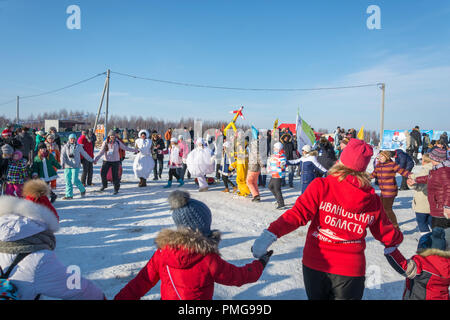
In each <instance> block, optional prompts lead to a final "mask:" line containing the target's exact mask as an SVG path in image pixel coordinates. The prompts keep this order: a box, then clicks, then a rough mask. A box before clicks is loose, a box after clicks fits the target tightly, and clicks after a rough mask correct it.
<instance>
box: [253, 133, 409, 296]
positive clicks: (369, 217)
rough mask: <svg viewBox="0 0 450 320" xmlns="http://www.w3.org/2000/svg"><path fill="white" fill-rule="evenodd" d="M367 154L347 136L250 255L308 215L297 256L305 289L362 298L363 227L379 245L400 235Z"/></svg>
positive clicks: (365, 146) (364, 146) (369, 150)
mask: <svg viewBox="0 0 450 320" xmlns="http://www.w3.org/2000/svg"><path fill="white" fill-rule="evenodd" d="M372 155H373V151H372V147H371V146H369V145H368V144H366V143H365V142H364V141H361V140H358V139H351V140H350V142H349V143H348V145H347V147H346V148H345V149H344V151H343V152H342V154H341V158H340V161H339V162H338V163H337V164H335V165H334V166H333V167H332V168H331V169H330V170H329V172H328V176H327V177H326V178H316V179H315V180H313V181H312V182H311V184H310V185H309V186H308V188H307V189H306V191H305V193H303V194H302V195H301V196H300V197H298V199H297V201H296V202H295V205H294V207H293V208H292V209H290V210H287V211H286V212H285V213H284V214H283V215H281V216H280V217H279V218H278V219H277V220H275V221H274V222H272V223H271V224H270V226H269V228H268V229H266V230H264V231H263V233H262V234H261V236H260V237H259V238H258V239H256V241H255V243H254V244H253V247H252V252H253V255H254V256H255V257H260V256H262V255H263V254H264V253H265V252H266V250H267V248H268V247H269V246H270V245H271V244H272V243H273V242H274V241H276V240H277V239H278V238H280V237H282V236H284V235H285V234H288V233H290V232H292V231H294V230H296V229H297V228H298V227H300V226H305V225H306V224H308V222H310V221H311V223H310V226H309V229H308V233H307V236H306V243H305V247H304V249H303V261H302V262H303V279H304V284H305V290H306V294H307V296H308V298H309V299H311V300H329V299H336V300H340V299H362V296H363V293H364V281H365V273H366V270H365V267H366V261H365V255H364V250H365V247H366V243H365V238H366V235H367V231H366V229H367V228H369V229H370V231H371V233H372V235H373V237H374V238H375V239H377V240H378V241H380V242H381V243H382V244H384V246H385V247H393V246H397V245H399V244H400V243H401V242H402V240H403V235H402V233H401V232H400V231H398V230H397V229H396V228H394V226H393V225H392V223H391V222H390V221H389V218H388V217H387V215H386V213H385V211H384V208H383V205H382V203H381V200H380V197H379V196H378V195H376V194H375V191H374V189H373V188H372V187H371V185H370V180H369V175H368V173H366V172H365V171H366V168H367V165H368V163H369V161H370V159H371V157H372Z"/></svg>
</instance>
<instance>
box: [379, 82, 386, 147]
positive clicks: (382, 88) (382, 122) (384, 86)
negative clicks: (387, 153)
mask: <svg viewBox="0 0 450 320" xmlns="http://www.w3.org/2000/svg"><path fill="white" fill-rule="evenodd" d="M380 89H381V124H380V148H381V146H382V145H383V132H384V95H385V91H386V84H385V83H380Z"/></svg>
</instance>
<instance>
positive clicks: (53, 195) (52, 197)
mask: <svg viewBox="0 0 450 320" xmlns="http://www.w3.org/2000/svg"><path fill="white" fill-rule="evenodd" d="M56 198H58V196H57V195H56V193H54V192H53V191H50V202H51V203H53V202H55V201H56Z"/></svg>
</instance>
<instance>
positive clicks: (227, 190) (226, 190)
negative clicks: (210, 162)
mask: <svg viewBox="0 0 450 320" xmlns="http://www.w3.org/2000/svg"><path fill="white" fill-rule="evenodd" d="M222 192H223V193H228V192H230V190H229V189H228V188H225V189H224V190H222Z"/></svg>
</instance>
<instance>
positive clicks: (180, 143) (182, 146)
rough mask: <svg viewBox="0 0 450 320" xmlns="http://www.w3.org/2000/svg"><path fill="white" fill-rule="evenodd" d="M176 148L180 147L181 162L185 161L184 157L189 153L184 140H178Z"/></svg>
mask: <svg viewBox="0 0 450 320" xmlns="http://www.w3.org/2000/svg"><path fill="white" fill-rule="evenodd" d="M178 148H180V152H181V154H182V160H183V163H186V159H187V156H188V154H189V147H188V144H187V143H186V142H185V141H184V140H180V141H178Z"/></svg>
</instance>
